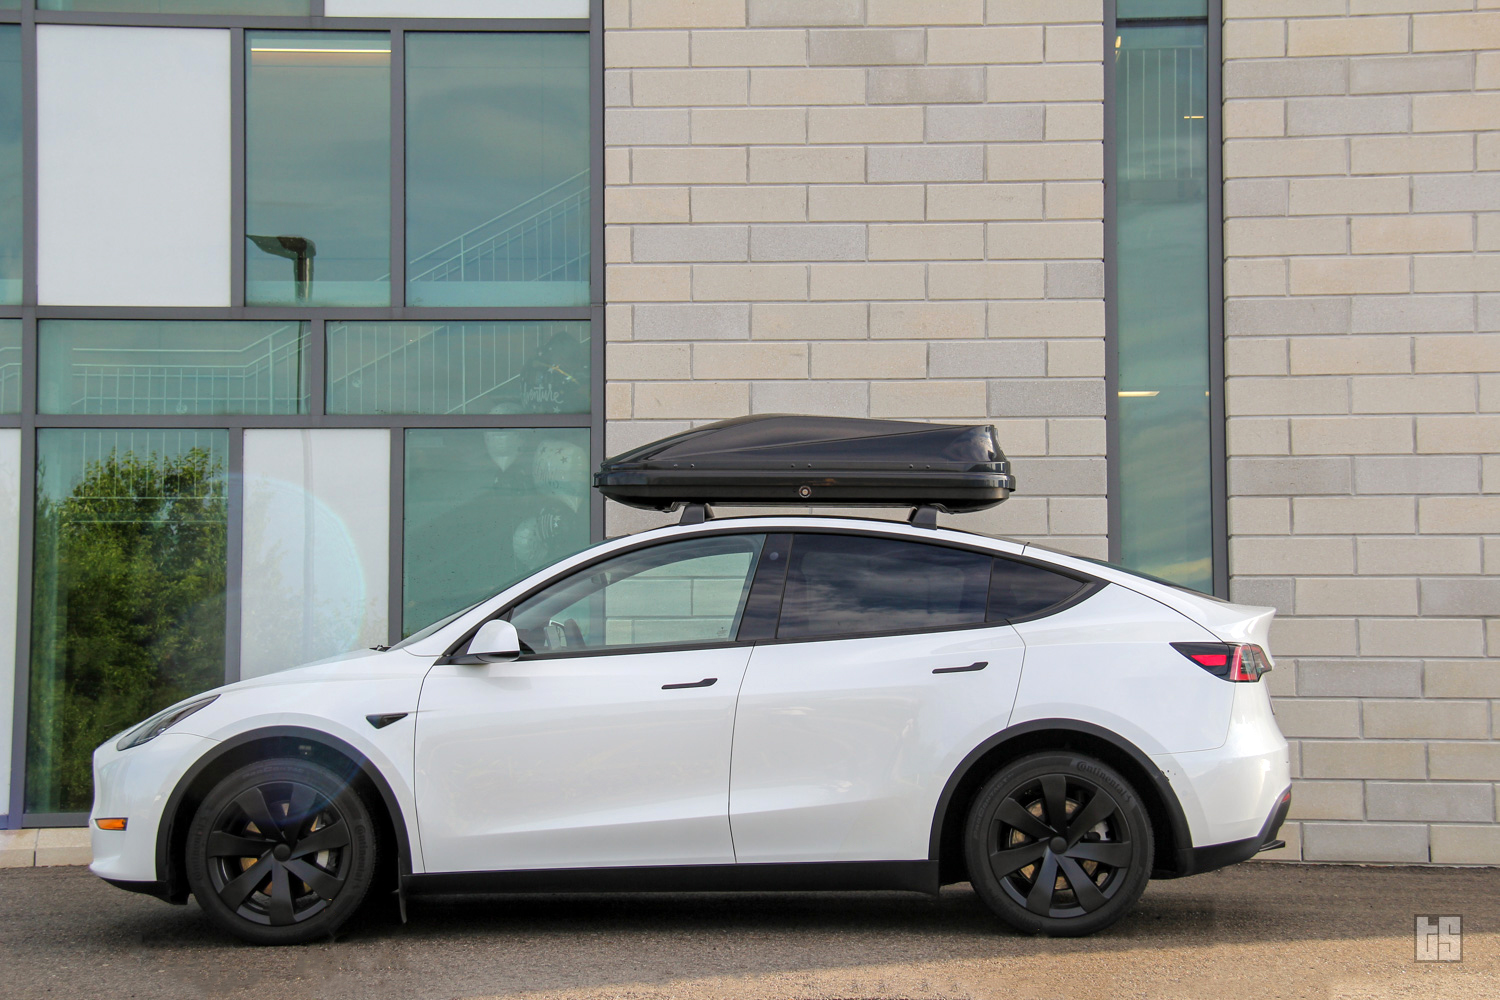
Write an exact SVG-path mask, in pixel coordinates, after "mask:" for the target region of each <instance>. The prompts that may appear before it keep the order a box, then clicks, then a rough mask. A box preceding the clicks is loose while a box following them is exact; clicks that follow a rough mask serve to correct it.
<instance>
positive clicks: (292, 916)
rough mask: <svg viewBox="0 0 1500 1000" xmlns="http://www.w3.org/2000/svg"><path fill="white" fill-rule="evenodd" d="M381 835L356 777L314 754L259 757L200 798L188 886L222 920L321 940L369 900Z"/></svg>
mask: <svg viewBox="0 0 1500 1000" xmlns="http://www.w3.org/2000/svg"><path fill="white" fill-rule="evenodd" d="M268 827H269V828H270V829H267V828H268ZM379 842H380V839H379V837H378V836H377V835H376V826H375V821H374V819H373V818H372V816H371V810H370V807H369V805H368V804H366V802H365V801H364V799H363V798H361V797H360V795H359V793H358V792H357V791H355V790H354V789H353V788H351V787H350V786H349V783H348V781H346V780H344V779H343V778H341V777H339V776H338V775H337V774H335V773H334V772H332V771H330V770H329V769H328V768H326V767H323V766H321V765H319V764H314V763H312V762H311V761H306V760H297V759H290V758H288V759H276V760H266V761H261V762H258V763H255V764H250V765H248V766H246V767H242V768H240V769H239V770H238V771H235V772H234V773H233V774H231V775H229V776H228V777H226V778H225V779H224V780H223V781H220V782H219V783H218V784H217V785H215V786H214V789H213V791H211V792H210V793H209V794H208V797H207V798H205V799H204V800H203V804H202V805H201V806H199V807H198V812H197V814H196V815H195V816H194V817H193V822H192V825H191V826H189V827H188V836H187V856H186V858H185V859H184V860H185V862H186V868H187V878H188V886H189V887H190V888H191V889H192V891H193V895H194V896H196V897H197V899H198V905H199V906H201V907H202V908H203V911H204V912H205V913H207V914H208V915H209V917H211V918H212V919H213V921H214V922H215V923H217V924H218V925H219V926H220V927H223V928H224V929H225V930H227V931H229V932H230V933H231V934H235V935H237V936H239V937H241V938H243V939H245V940H246V941H249V942H251V943H253V944H304V943H306V942H308V941H317V940H322V939H326V938H328V937H329V936H330V935H332V934H333V933H334V932H335V931H337V930H338V929H339V927H340V926H341V925H342V924H343V923H344V921H346V920H348V919H349V918H350V917H351V916H353V915H354V912H355V911H356V910H358V909H359V907H360V904H361V903H363V902H364V899H365V896H366V894H368V892H369V890H370V885H371V883H372V882H374V880H375V873H376V871H378V870H379V869H378V864H379V860H380V859H379V856H378V854H379Z"/></svg>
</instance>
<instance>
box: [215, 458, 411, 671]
mask: <svg viewBox="0 0 1500 1000" xmlns="http://www.w3.org/2000/svg"><path fill="white" fill-rule="evenodd" d="M390 468H391V436H390V431H387V430H352V429H350V430H345V429H338V430H247V431H245V515H244V516H245V529H244V530H245V535H244V549H243V552H244V557H243V558H244V571H243V572H244V576H243V579H242V583H241V605H240V607H241V622H242V626H241V629H240V676H241V677H259V676H261V675H262V674H268V673H271V672H273V671H276V670H283V669H285V668H287V667H293V666H296V665H298V664H300V663H308V662H311V661H312V660H318V659H322V658H323V657H326V656H334V655H336V654H338V653H342V652H345V651H347V650H351V649H360V648H364V647H367V646H376V645H382V644H384V643H385V642H387V641H388V639H389V636H388V635H387V632H386V621H387V618H388V615H389V611H390V609H389V604H388V600H387V594H388V593H389V587H390V580H389V567H390V560H389V551H388V550H389V548H390V496H391V490H390Z"/></svg>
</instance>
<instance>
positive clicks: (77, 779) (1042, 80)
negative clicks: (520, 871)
mask: <svg viewBox="0 0 1500 1000" xmlns="http://www.w3.org/2000/svg"><path fill="white" fill-rule="evenodd" d="M4 6H5V5H4V4H3V3H0V7H4ZM10 7H11V8H12V9H11V10H9V11H6V10H0V73H8V74H9V75H8V76H7V77H6V79H5V80H4V81H0V161H3V162H0V186H5V185H8V187H5V188H4V190H3V191H0V336H3V337H6V338H9V339H8V340H6V341H5V343H3V344H0V408H3V409H4V410H5V413H6V414H9V415H7V416H3V417H0V423H3V424H4V426H3V427H0V487H3V488H0V609H9V608H14V609H15V614H14V616H13V617H12V616H11V614H10V613H9V612H4V613H0V657H4V656H5V655H7V654H9V653H10V651H11V650H14V654H13V655H14V659H13V660H12V661H10V662H0V747H8V748H9V754H10V757H9V766H8V767H4V768H0V781H4V780H7V779H8V780H9V783H10V784H9V795H8V799H7V801H8V803H9V806H8V808H9V815H8V817H7V821H8V824H9V825H10V826H12V827H21V826H23V825H24V826H27V827H43V826H58V825H66V824H69V823H75V822H78V821H79V819H80V817H79V815H78V813H79V810H81V809H86V807H87V795H88V774H87V770H86V757H84V756H83V753H84V751H85V750H86V748H87V747H88V746H91V745H92V743H91V742H90V741H93V742H98V741H99V740H101V739H103V738H104V737H106V736H108V735H109V734H110V733H112V732H114V731H116V730H117V729H119V728H122V727H123V726H124V725H126V724H128V723H130V722H132V721H134V720H135V719H136V718H138V717H140V716H143V715H145V714H146V713H147V710H148V709H149V708H150V707H154V706H155V705H157V704H158V703H165V702H167V701H170V700H172V699H173V698H175V697H176V696H177V695H178V694H179V693H186V692H187V691H188V690H190V689H194V688H197V687H207V686H211V684H212V683H217V682H218V681H219V680H221V679H223V678H225V677H227V678H230V679H234V678H237V677H242V676H245V677H248V676H254V675H256V674H259V673H264V672H267V671H270V670H275V669H281V668H283V667H286V666H289V665H292V664H293V663H295V662H298V661H300V660H305V659H309V658H312V657H315V656H321V655H328V654H331V653H334V652H338V651H340V650H342V649H345V648H351V647H354V646H358V645H370V644H373V643H379V642H387V641H390V640H391V639H393V638H396V637H399V636H400V635H402V634H403V633H406V632H409V631H411V630H414V629H415V628H420V627H421V626H423V625H425V624H427V623H428V622H429V621H431V620H433V619H436V618H438V617H441V616H442V615H444V614H447V613H449V612H450V611H453V610H457V608H459V607H461V606H463V605H464V604H467V603H469V602H470V601H471V600H473V599H476V598H477V597H478V596H481V595H482V594H483V593H487V592H489V591H492V590H494V589H497V588H498V587H500V586H502V585H504V584H505V583H506V582H508V581H510V580H513V579H515V578H517V577H518V576H519V575H521V574H522V573H524V572H525V571H526V570H527V569H529V568H532V567H534V566H537V565H540V564H542V563H544V562H546V561H549V560H550V559H551V558H555V557H556V556H557V555H560V554H562V553H564V552H566V551H570V550H572V549H574V548H577V547H579V546H580V545H582V544H585V543H586V542H587V541H588V540H589V539H590V538H591V537H592V538H597V537H601V536H602V535H604V534H606V533H608V534H618V533H621V532H625V531H632V530H637V529H639V528H641V527H645V526H647V525H648V524H652V523H656V522H655V521H654V520H653V519H652V518H651V517H649V516H647V515H643V514H641V513H639V512H635V511H630V510H627V509H625V508H619V507H611V508H609V509H607V510H606V509H605V507H604V505H603V504H602V503H601V501H600V500H599V499H598V498H597V497H595V496H591V495H590V494H591V491H589V490H588V489H587V473H588V471H589V469H590V468H591V467H592V466H593V465H594V464H595V463H596V462H597V461H598V460H599V458H600V457H601V456H602V455H604V454H605V453H615V452H619V451H622V450H624V449H627V448H629V447H632V446H634V445H636V444H640V443H643V442H645V441H648V440H651V439H654V438H657V437H660V436H662V435H664V434H668V433H672V432H675V431H678V430H681V429H684V428H687V427H690V426H692V425H694V424H695V423H699V422H703V421H708V420H714V419H719V418H724V417H732V416H738V415H742V414H748V413H765V412H801V413H824V414H844V415H851V416H873V417H893V418H911V419H930V420H955V421H987V422H994V423H995V424H997V425H998V427H999V429H1000V433H1001V438H1002V442H1003V444H1004V446H1005V448H1006V451H1007V453H1008V454H1009V455H1010V456H1011V458H1012V459H1013V460H1014V464H1015V468H1016V472H1017V475H1018V477H1019V479H1020V486H1021V490H1020V492H1019V493H1018V494H1017V495H1016V496H1015V497H1013V498H1012V499H1011V500H1010V501H1008V502H1007V503H1005V504H1004V505H1002V506H1001V507H999V508H996V509H995V510H993V511H991V512H987V513H985V514H982V515H969V516H966V517H964V518H962V519H960V520H959V521H958V524H960V525H961V526H964V527H971V528H975V529H978V530H984V531H991V532H996V533H1003V534H1007V535H1011V536H1014V537H1019V538H1026V539H1034V540H1039V541H1044V542H1045V543H1047V544H1050V545H1053V546H1057V547H1060V548H1064V549H1067V550H1070V551H1074V552H1078V553H1081V554H1084V555H1088V556H1094V557H1098V558H1109V559H1112V560H1115V561H1120V562H1123V563H1124V564H1126V565H1128V566H1131V567H1133V568H1137V569H1141V570H1144V571H1148V572H1152V573H1154V574H1157V575H1162V576H1166V577H1169V578H1171V579H1173V580H1176V581H1178V582H1180V583H1182V584H1184V585H1187V586H1192V587H1196V588H1198V589H1200V590H1204V591H1207V592H1212V593H1218V594H1220V595H1221V596H1225V597H1229V598H1232V599H1234V600H1238V601H1244V602H1250V603H1257V604H1267V605H1274V606H1276V607H1277V608H1278V610H1279V611H1280V612H1281V615H1280V617H1279V618H1278V622H1277V625H1276V630H1275V632H1274V652H1275V653H1276V654H1277V656H1278V663H1277V669H1276V671H1275V672H1274V673H1273V674H1272V675H1271V676H1270V678H1268V680H1269V682H1270V683H1271V685H1272V691H1273V694H1274V696H1275V699H1276V706H1277V711H1278V717H1279V719H1280V721H1281V725H1282V728H1283V730H1284V731H1285V732H1286V733H1287V735H1288V737H1289V738H1290V739H1291V740H1292V741H1293V745H1294V757H1293V767H1294V774H1296V775H1297V776H1298V778H1297V785H1296V793H1295V796H1294V805H1293V819H1294V822H1292V823H1290V824H1288V826H1287V827H1286V833H1285V834H1284V836H1286V839H1287V840H1288V843H1289V846H1288V848H1287V849H1286V850H1285V851H1283V852H1279V854H1280V856H1282V857H1285V858H1290V859H1297V858H1302V859H1307V860H1327V861H1381V862H1421V863H1425V862H1433V863H1465V864H1475V863H1487V864H1496V863H1500V811H1497V810H1500V803H1497V784H1500V739H1497V738H1496V737H1497V735H1500V734H1497V731H1496V725H1497V721H1496V719H1497V714H1500V712H1497V706H1500V681H1497V679H1496V676H1497V675H1496V673H1495V672H1494V668H1495V666H1496V664H1497V658H1500V458H1497V456H1496V452H1497V451H1500V448H1497V444H1500V8H1496V7H1495V6H1494V4H1493V3H1492V0H594V2H593V3H592V4H590V3H588V2H586V0H321V2H320V0H260V2H254V0H20V2H19V3H18V2H16V0H11V2H10ZM56 8H65V9H61V10H59V9H56ZM84 8H89V9H84ZM272 8H275V9H274V10H273V9H272ZM7 46H8V47H7ZM475 553H479V554H481V555H482V558H478V559H476V558H475ZM7 627H9V628H11V629H13V632H10V633H7V632H6V631H5V630H6V628H7ZM12 680H13V681H14V683H12ZM12 691H13V692H14V694H13V701H12V702H10V703H9V704H7V703H6V699H7V698H10V697H12ZM7 725H9V726H10V728H9V730H8V731H7V730H5V728H4V727H5V726H7ZM0 752H3V751H0ZM4 763H5V761H3V760H0V764H4ZM33 856H35V855H33ZM15 863H21V862H20V861H17V862H15Z"/></svg>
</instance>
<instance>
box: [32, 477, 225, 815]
mask: <svg viewBox="0 0 1500 1000" xmlns="http://www.w3.org/2000/svg"><path fill="white" fill-rule="evenodd" d="M36 522H37V527H36V530H37V539H38V544H37V566H36V582H37V589H38V594H39V595H41V596H42V599H41V600H39V601H38V602H37V605H38V607H37V612H38V613H37V616H36V619H35V621H34V623H33V673H32V677H33V683H32V687H31V692H32V694H31V713H30V718H31V732H30V733H29V736H30V741H29V742H30V751H29V754H28V758H27V760H28V770H29V771H30V774H29V775H28V780H27V785H28V788H29V789H31V790H33V791H34V793H39V792H43V790H49V789H50V791H51V796H50V797H51V798H52V799H53V801H52V802H49V803H45V804H41V803H37V804H33V805H32V808H33V809H38V808H39V807H41V808H40V810H39V811H70V810H81V809H87V808H88V807H89V804H90V801H91V799H92V794H93V793H92V780H91V764H90V755H91V754H92V752H93V749H94V747H95V746H97V745H98V744H100V743H101V742H103V741H104V740H106V739H108V738H109V737H110V736H112V735H113V734H115V733H117V732H119V731H120V730H122V729H124V728H125V727H127V726H131V725H134V724H135V723H137V722H139V721H141V720H142V719H144V718H146V717H147V716H148V715H150V714H151V713H153V712H155V711H157V710H158V709H161V708H165V707H166V706H168V705H170V704H172V703H173V702H175V701H178V700H180V699H182V698H185V697H187V696H189V695H191V694H194V693H196V692H198V691H202V690H205V689H207V688H211V687H214V686H216V685H217V684H220V683H222V681H223V676H224V613H225V612H224V586H225V566H226V564H225V557H226V550H225V539H226V534H227V517H226V500H225V495H224V470H223V466H222V465H221V464H220V463H219V462H217V461H214V460H213V459H212V458H211V456H210V453H209V452H208V450H207V449H204V448H193V449H191V450H189V451H186V452H184V453H182V454H180V455H177V456H172V457H165V458H163V457H159V456H157V455H155V454H153V455H151V456H150V457H149V458H140V457H137V456H136V455H135V454H134V453H130V452H127V453H126V454H125V455H123V456H121V455H119V454H118V453H116V452H111V453H110V455H109V457H108V458H105V459H103V460H100V461H93V462H90V463H88V465H87V467H86V468H85V470H84V474H83V478H82V479H81V480H80V481H79V483H78V485H77V486H75V487H74V488H73V490H72V491H71V492H70V493H69V494H68V495H67V496H66V497H64V498H63V499H62V500H60V501H59V500H54V499H50V498H47V497H45V496H39V497H38V498H37V514H36ZM48 595H55V597H54V599H52V600H47V599H46V597H47V596H48Z"/></svg>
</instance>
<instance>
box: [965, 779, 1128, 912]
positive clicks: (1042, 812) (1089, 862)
mask: <svg viewBox="0 0 1500 1000" xmlns="http://www.w3.org/2000/svg"><path fill="white" fill-rule="evenodd" d="M964 834H965V836H964V841H965V843H964V846H965V856H966V859H967V861H968V866H969V880H970V882H971V884H972V885H973V886H974V891H975V892H977V893H978V894H979V896H980V897H981V898H982V899H983V900H984V901H985V903H986V904H987V905H988V906H989V907H990V909H991V910H993V911H994V912H995V914H996V915H997V916H999V917H1000V918H1001V919H1002V920H1004V921H1005V922H1006V923H1008V924H1010V925H1011V926H1012V927H1015V928H1016V929H1017V930H1021V931H1024V932H1026V933H1028V934H1049V935H1055V936H1059V937H1073V936H1078V935H1083V934H1092V933H1093V932H1095V931H1097V930H1101V929H1103V928H1105V927H1108V926H1109V925H1110V924H1112V923H1114V922H1115V921H1116V920H1119V919H1120V918H1121V917H1123V916H1124V915H1125V914H1126V912H1128V911H1129V909H1130V908H1131V907H1132V906H1134V905H1135V902H1136V900H1138V899H1139V898H1140V896H1141V893H1142V892H1144V891H1145V888H1146V882H1147V880H1148V879H1150V877H1151V863H1152V858H1153V853H1154V846H1153V841H1152V831H1151V823H1150V820H1149V818H1148V817H1147V815H1146V810H1145V808H1144V807H1143V806H1142V805H1141V803H1140V799H1139V796H1137V795H1136V793H1135V790H1134V789H1132V788H1131V787H1130V784H1129V783H1128V782H1127V781H1126V780H1125V779H1124V778H1122V777H1121V776H1120V775H1119V773H1117V772H1116V771H1115V770H1113V769H1112V768H1110V767H1109V766H1108V765H1106V764H1104V763H1102V762H1100V761H1098V760H1094V759H1093V758H1090V757H1086V756H1083V755H1081V754H1074V753H1042V754H1034V755H1032V756H1029V757H1023V758H1021V759H1019V760H1017V761H1014V762H1012V763H1011V764H1009V765H1007V766H1006V767H1004V768H1002V769H1001V770H1000V772H999V773H998V774H996V775H995V776H994V777H993V778H991V779H990V780H989V781H988V782H986V783H985V785H984V787H983V788H982V789H981V790H980V792H979V794H978V796H976V797H975V799H974V804H973V806H972V807H971V808H970V811H969V820H968V824H967V826H966V827H965V831H964Z"/></svg>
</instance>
